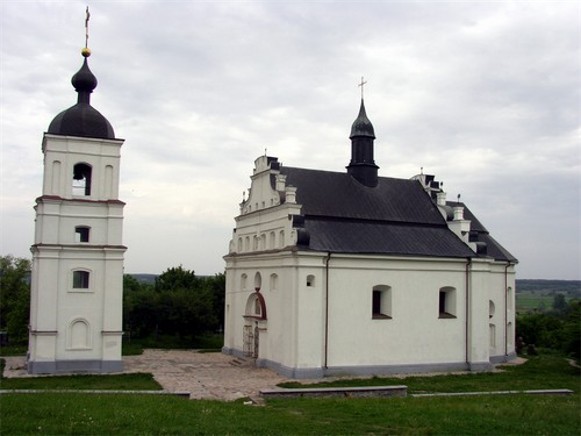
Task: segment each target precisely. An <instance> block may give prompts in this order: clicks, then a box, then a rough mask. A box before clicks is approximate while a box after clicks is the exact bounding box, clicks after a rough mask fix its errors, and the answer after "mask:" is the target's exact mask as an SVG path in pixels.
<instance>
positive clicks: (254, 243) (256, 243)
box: [252, 235, 258, 251]
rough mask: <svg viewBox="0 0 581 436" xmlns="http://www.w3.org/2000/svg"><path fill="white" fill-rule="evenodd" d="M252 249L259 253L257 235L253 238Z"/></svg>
mask: <svg viewBox="0 0 581 436" xmlns="http://www.w3.org/2000/svg"><path fill="white" fill-rule="evenodd" d="M252 249H253V250H254V251H257V250H258V236H256V235H254V236H253V237H252Z"/></svg>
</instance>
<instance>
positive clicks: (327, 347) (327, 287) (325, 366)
mask: <svg viewBox="0 0 581 436" xmlns="http://www.w3.org/2000/svg"><path fill="white" fill-rule="evenodd" d="M330 260H331V252H330V251H329V252H328V253H327V257H326V258H325V353H324V354H325V361H324V365H323V366H324V368H325V369H327V368H328V366H327V363H328V357H329V261H330Z"/></svg>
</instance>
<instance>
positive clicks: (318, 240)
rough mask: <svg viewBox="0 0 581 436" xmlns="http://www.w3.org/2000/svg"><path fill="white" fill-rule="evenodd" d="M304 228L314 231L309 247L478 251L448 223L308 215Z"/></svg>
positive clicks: (407, 252) (448, 253)
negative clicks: (467, 243)
mask: <svg viewBox="0 0 581 436" xmlns="http://www.w3.org/2000/svg"><path fill="white" fill-rule="evenodd" d="M304 228H305V229H306V230H307V231H308V232H309V234H310V243H309V248H310V249H311V250H315V251H332V252H337V253H361V254H363V253H368V254H390V255H403V256H432V257H472V256H474V252H473V251H472V250H470V248H468V246H467V245H466V244H464V243H463V242H462V241H460V239H458V237H457V236H456V235H454V234H453V233H452V232H451V231H449V230H448V228H447V227H445V226H444V227H432V226H422V225H407V224H403V223H393V222H365V221H355V220H338V221H333V220H326V219H318V218H315V217H306V219H305V224H304Z"/></svg>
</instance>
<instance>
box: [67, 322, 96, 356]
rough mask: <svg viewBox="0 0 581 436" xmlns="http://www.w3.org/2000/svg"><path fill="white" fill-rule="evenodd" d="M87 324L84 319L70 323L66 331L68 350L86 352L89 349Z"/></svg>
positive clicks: (89, 339) (89, 337)
mask: <svg viewBox="0 0 581 436" xmlns="http://www.w3.org/2000/svg"><path fill="white" fill-rule="evenodd" d="M90 331H91V330H90V328H89V322H88V321H87V320H85V319H76V320H74V321H72V322H71V323H70V325H69V329H68V338H67V339H68V341H67V342H68V344H67V345H68V348H69V349H72V350H87V349H90V348H91V334H90Z"/></svg>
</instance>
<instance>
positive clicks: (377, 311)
mask: <svg viewBox="0 0 581 436" xmlns="http://www.w3.org/2000/svg"><path fill="white" fill-rule="evenodd" d="M391 298H392V297H391V287H390V286H386V285H377V286H374V287H373V292H372V298H371V317H372V318H373V319H391V318H392V314H391Z"/></svg>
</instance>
